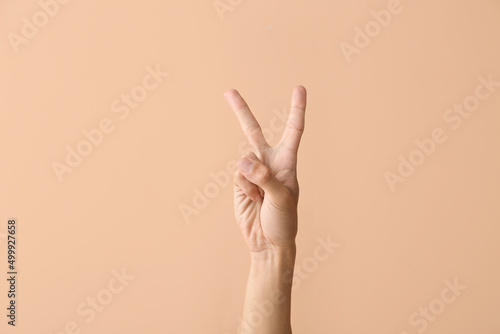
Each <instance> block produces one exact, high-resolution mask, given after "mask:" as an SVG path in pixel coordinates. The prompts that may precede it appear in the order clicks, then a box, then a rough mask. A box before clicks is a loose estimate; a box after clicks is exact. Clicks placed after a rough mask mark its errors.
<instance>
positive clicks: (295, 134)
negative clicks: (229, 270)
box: [226, 87, 306, 252]
mask: <svg viewBox="0 0 500 334" xmlns="http://www.w3.org/2000/svg"><path fill="white" fill-rule="evenodd" d="M226 99H227V100H228V102H229V104H230V105H231V107H232V108H233V110H234V111H235V112H236V114H237V116H238V118H239V120H240V123H241V126H242V129H243V131H244V132H245V134H246V136H247V138H248V139H249V142H250V144H251V145H252V146H253V147H254V149H255V152H254V153H255V156H256V157H257V158H258V159H259V160H260V161H261V162H262V163H263V164H264V165H265V166H267V167H268V168H269V170H270V172H271V174H272V175H274V177H275V178H276V179H277V180H278V181H279V182H280V183H281V184H282V185H283V187H284V188H286V190H287V191H286V192H285V194H288V195H287V196H282V198H280V201H279V202H280V203H279V205H277V204H276V203H274V202H273V201H272V200H271V199H270V197H269V196H266V194H265V192H264V191H263V190H262V189H261V188H259V187H257V186H255V185H253V186H254V187H255V188H257V189H258V191H259V193H260V196H258V195H257V198H253V199H252V198H251V197H250V196H249V195H248V192H249V191H248V190H246V192H245V189H242V187H241V186H240V185H238V184H237V183H236V184H235V187H234V211H235V217H236V219H237V221H238V224H239V227H240V229H241V231H242V233H243V237H244V239H245V241H246V243H247V245H248V246H249V248H250V250H251V251H254V252H258V251H261V250H263V249H267V248H269V247H270V246H272V245H281V244H286V243H290V242H292V241H293V240H294V239H295V236H296V234H297V203H298V196H299V185H298V182H297V176H296V165H297V150H298V145H299V142H300V137H301V134H302V131H303V128H304V112H305V104H306V92H305V89H303V88H302V87H298V88H296V89H295V90H294V94H293V97H292V108H291V111H290V116H289V118H288V121H287V126H286V128H285V131H284V133H283V137H282V139H281V141H280V142H279V143H278V144H277V145H276V146H274V147H271V146H269V145H268V144H267V142H266V141H265V139H264V136H263V135H262V132H261V129H260V126H259V125H258V123H257V121H256V120H255V118H254V117H253V115H252V113H251V112H250V109H249V108H248V106H247V104H246V102H245V101H244V100H243V98H241V96H240V95H239V93H237V92H236V91H234V90H233V91H230V92H228V93H227V94H226Z"/></svg>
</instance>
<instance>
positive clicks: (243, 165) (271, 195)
mask: <svg viewBox="0 0 500 334" xmlns="http://www.w3.org/2000/svg"><path fill="white" fill-rule="evenodd" d="M238 169H239V171H240V172H241V173H242V174H243V175H244V176H245V178H246V179H247V180H248V181H250V182H252V183H253V184H256V185H257V186H259V187H261V188H262V189H263V190H264V192H265V197H267V199H268V200H270V201H271V202H272V203H273V204H275V205H276V206H278V207H279V208H285V206H286V204H287V202H288V197H289V196H290V193H289V192H288V189H287V188H286V187H285V186H284V185H283V184H281V182H280V181H278V179H277V178H276V177H275V176H274V175H273V173H272V172H271V170H270V169H269V167H267V166H266V165H264V164H263V163H262V162H260V160H259V159H258V158H257V156H256V155H255V154H254V153H249V154H247V155H245V156H243V157H242V158H241V159H240V160H239V161H238Z"/></svg>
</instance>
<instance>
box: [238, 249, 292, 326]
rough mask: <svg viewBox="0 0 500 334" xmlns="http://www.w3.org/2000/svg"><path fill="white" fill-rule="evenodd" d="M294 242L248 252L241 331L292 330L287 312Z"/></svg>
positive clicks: (288, 308) (289, 307)
mask: <svg viewBox="0 0 500 334" xmlns="http://www.w3.org/2000/svg"><path fill="white" fill-rule="evenodd" d="M295 254H296V248H295V244H294V245H292V246H290V247H286V249H278V250H276V251H269V252H266V253H251V264H250V273H249V276H248V283H247V290H246V295H245V304H244V308H243V319H242V324H241V333H242V334H249V333H252V334H291V333H292V329H291V324H290V312H291V294H292V291H291V290H292V277H293V268H294V265H295Z"/></svg>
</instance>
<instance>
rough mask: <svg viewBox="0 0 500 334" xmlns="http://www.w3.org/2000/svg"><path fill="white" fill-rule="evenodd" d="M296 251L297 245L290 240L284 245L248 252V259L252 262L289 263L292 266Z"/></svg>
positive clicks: (268, 263) (277, 264) (276, 264)
mask: <svg viewBox="0 0 500 334" xmlns="http://www.w3.org/2000/svg"><path fill="white" fill-rule="evenodd" d="M296 253H297V247H296V245H295V242H292V243H290V244H288V245H286V246H273V247H269V248H266V249H263V250H261V251H259V252H250V260H251V263H252V264H267V265H269V266H273V265H275V266H280V265H287V266H290V265H291V266H292V267H293V265H294V263H295V256H296Z"/></svg>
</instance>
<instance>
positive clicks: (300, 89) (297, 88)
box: [295, 85, 307, 94]
mask: <svg viewBox="0 0 500 334" xmlns="http://www.w3.org/2000/svg"><path fill="white" fill-rule="evenodd" d="M295 91H296V92H297V93H301V94H307V89H306V87H304V86H302V85H297V86H295Z"/></svg>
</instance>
